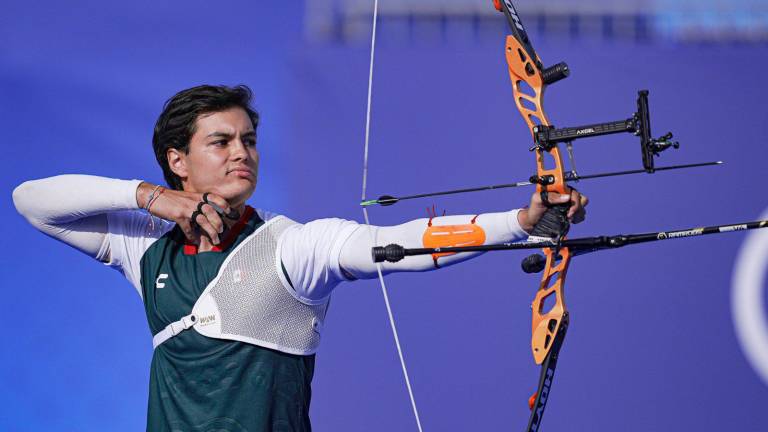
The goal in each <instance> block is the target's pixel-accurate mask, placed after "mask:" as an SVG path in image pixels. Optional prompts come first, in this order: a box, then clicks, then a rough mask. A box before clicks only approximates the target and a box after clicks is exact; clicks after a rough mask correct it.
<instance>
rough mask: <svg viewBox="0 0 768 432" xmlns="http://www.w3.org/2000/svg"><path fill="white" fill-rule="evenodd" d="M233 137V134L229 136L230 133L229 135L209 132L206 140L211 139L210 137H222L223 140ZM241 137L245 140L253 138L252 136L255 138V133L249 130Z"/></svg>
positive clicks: (227, 133)
mask: <svg viewBox="0 0 768 432" xmlns="http://www.w3.org/2000/svg"><path fill="white" fill-rule="evenodd" d="M233 135H234V134H231V133H229V132H221V131H215V132H211V133H209V134H208V135H207V136H206V138H211V137H217V138H218V137H223V138H231V137H232V136H233ZM241 136H242V137H245V138H250V137H254V136H256V131H254V130H250V131H248V132H246V133H244V134H242V135H241Z"/></svg>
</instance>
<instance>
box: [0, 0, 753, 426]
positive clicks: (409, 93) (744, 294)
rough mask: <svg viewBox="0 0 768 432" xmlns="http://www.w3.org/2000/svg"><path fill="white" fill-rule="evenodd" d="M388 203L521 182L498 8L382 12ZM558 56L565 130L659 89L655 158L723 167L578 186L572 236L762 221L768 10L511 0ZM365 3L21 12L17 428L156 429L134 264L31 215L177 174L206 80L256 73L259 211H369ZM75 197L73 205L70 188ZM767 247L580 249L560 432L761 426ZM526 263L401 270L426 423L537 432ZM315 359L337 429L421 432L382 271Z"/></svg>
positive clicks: (6, 83)
mask: <svg viewBox="0 0 768 432" xmlns="http://www.w3.org/2000/svg"><path fill="white" fill-rule="evenodd" d="M380 3H381V5H380V6H381V17H380V18H381V19H380V21H379V26H378V30H379V33H378V46H377V54H376V63H375V67H374V82H373V110H372V131H371V143H370V174H369V186H368V190H369V195H370V196H371V197H376V196H378V195H381V194H392V195H403V194H410V193H419V192H425V191H433V190H442V189H448V188H459V187H470V186H477V185H484V184H493V183H506V182H512V181H518V180H524V179H527V178H528V176H530V175H531V174H532V173H533V171H534V164H533V157H532V155H531V154H530V153H529V152H528V148H529V147H530V145H531V144H530V141H531V140H530V136H529V134H528V132H527V131H526V129H525V127H524V123H523V121H522V120H521V118H520V115H519V114H518V112H517V110H516V108H515V107H514V104H513V100H512V93H511V87H510V82H509V78H508V75H507V70H506V62H505V59H504V38H505V36H506V34H507V33H508V30H507V27H506V26H507V24H506V22H505V20H504V18H503V17H502V16H501V15H500V14H498V13H496V12H495V9H494V8H493V7H492V4H491V1H490V0H488V1H485V0H450V1H449V0H441V1H437V0H419V1H412V0H397V1H396V0H381V2H380ZM516 4H517V5H518V7H519V12H520V14H521V15H522V19H523V21H524V22H525V23H526V24H527V26H528V28H529V31H530V36H531V38H532V39H533V42H534V46H535V47H536V49H537V51H538V52H539V55H540V56H541V58H542V59H543V60H544V62H545V63H547V64H552V63H556V62H559V61H567V62H568V63H569V65H570V67H571V70H572V74H571V77H570V78H569V79H568V80H565V81H563V82H561V83H558V84H556V85H554V86H552V88H551V89H550V90H549V91H548V93H547V97H546V104H547V110H548V113H549V116H550V120H552V122H553V123H554V124H555V125H558V126H575V125H581V124H589V123H595V122H604V121H609V120H618V119H624V118H626V117H628V116H630V115H631V114H632V113H633V112H634V110H635V98H636V94H637V90H639V89H649V90H650V107H651V116H652V122H653V129H654V134H655V135H657V136H658V135H661V134H663V133H665V132H667V131H674V133H675V136H676V138H677V139H679V140H680V142H681V148H680V149H679V150H677V151H672V150H670V151H669V152H667V153H665V154H664V155H663V156H662V158H661V160H660V161H659V163H660V164H679V163H688V162H699V161H708V160H724V161H725V162H726V164H725V165H723V166H721V167H718V168H702V169H699V170H688V171H677V172H667V173H658V174H656V175H653V176H648V175H640V176H633V177H622V178H615V179H611V180H595V181H592V182H589V183H587V182H584V183H582V184H580V185H579V186H578V187H579V189H580V190H581V191H582V192H583V193H585V194H586V195H588V196H589V197H590V199H591V201H592V203H591V204H590V206H589V214H588V219H587V221H586V222H585V223H584V224H582V225H579V226H577V227H574V229H573V230H572V235H574V236H586V235H601V234H618V233H630V232H644V231H657V230H664V229H676V228H686V227H692V226H701V225H708V224H720V223H729V222H742V221H747V220H753V219H758V218H759V217H760V216H761V214H762V213H763V212H764V211H765V210H766V208H768V198H766V196H765V194H764V193H763V191H762V187H761V186H762V185H763V184H764V178H765V177H764V175H765V168H764V162H765V160H766V158H767V157H768V147H767V146H766V145H765V143H766V139H765V135H766V133H768V126H767V124H768V121H767V120H768V109H767V108H766V106H765V101H766V99H767V98H768V84H766V83H765V81H764V77H763V75H764V73H763V71H764V68H765V67H766V66H768V2H766V1H756V0H751V1H745V0H741V1H733V0H732V1H727V2H726V1H714V0H707V1H701V0H699V1H695V2H694V1H673V0H634V1H630V0H622V1H619V0H613V1H608V0H590V1H580V2H572V1H565V0H557V1H546V2H543V1H539V2H533V1H526V0H519V1H518V2H517V3H516ZM372 8H373V4H372V1H360V0H355V1H352V0H347V1H342V0H335V1H331V0H312V1H311V2H242V1H241V2H230V1H225V2H218V3H215V4H214V3H211V2H203V1H185V2H180V1H171V2H149V1H134V2H107V3H105V2H95V1H77V2H53V1H41V2H35V3H29V2H20V1H13V0H11V1H6V2H4V3H3V11H2V13H1V14H0V127H1V129H2V131H3V134H2V143H1V144H0V148H2V158H1V159H0V160H1V161H2V175H0V192H2V196H3V197H4V199H2V200H0V212H2V224H0V234H1V235H2V238H3V239H4V247H3V248H2V252H0V266H2V270H3V271H2V272H0V284H1V285H2V289H3V295H2V315H3V316H4V318H3V329H4V331H3V332H2V334H3V336H2V337H3V351H2V357H0V358H1V360H0V361H1V362H2V364H0V366H2V367H1V368H0V386H1V387H2V389H3V391H2V395H1V396H0V398H1V403H0V407H2V408H0V410H2V412H0V430H8V431H40V430H61V431H96V430H110V431H136V430H142V429H143V428H144V425H145V414H146V404H147V383H148V373H149V364H150V359H151V356H152V344H151V334H150V332H149V331H148V328H147V325H146V321H145V317H144V311H143V306H142V304H141V300H140V298H139V296H138V295H137V294H136V292H135V290H134V289H133V288H132V287H131V286H130V284H129V283H128V282H127V281H125V280H124V279H123V278H122V276H121V275H120V274H118V273H117V272H114V271H112V270H109V269H107V268H104V266H102V265H100V264H98V263H96V262H94V261H92V260H91V259H90V258H87V257H85V256H83V255H81V254H79V253H78V252H76V251H74V250H71V249H69V248H68V247H67V246H64V245H62V244H59V243H57V242H54V241H52V240H50V239H48V238H46V237H45V236H43V235H42V234H40V233H38V232H36V231H35V230H33V229H32V228H31V227H29V226H28V225H27V224H26V222H25V221H24V220H23V219H22V218H21V217H20V216H19V215H18V214H16V212H15V210H14V207H13V203H12V201H11V193H12V190H13V188H14V187H15V186H17V185H18V184H20V183H21V182H23V181H25V180H28V179H35V178H42V177H47V176H52V175H57V174H64V173H86V174H93V175H101V176H109V177H115V178H124V179H131V178H138V179H145V180H147V181H150V182H154V183H161V182H162V174H161V171H160V169H159V168H158V167H157V165H156V163H155V161H154V157H153V154H152V150H151V134H152V127H153V125H154V121H155V119H156V117H157V115H158V114H159V113H160V110H161V108H162V105H163V102H164V101H165V100H166V99H167V98H169V97H170V96H171V95H173V94H174V93H176V92H177V91H179V90H181V89H184V88H187V87H190V86H194V85H198V84H202V83H210V84H228V85H234V84H239V83H244V84H248V85H249V86H251V87H252V88H253V90H254V93H255V106H256V108H257V109H258V110H259V111H260V113H261V115H262V119H263V120H262V123H261V125H260V126H259V144H258V145H259V148H260V152H261V155H262V162H261V172H260V179H259V187H258V189H257V193H256V195H255V196H254V197H253V199H252V201H251V204H252V205H253V206H256V207H261V208H265V209H269V210H272V211H276V212H280V213H283V214H286V215H288V216H289V217H291V218H293V219H295V220H298V221H304V222H306V221H309V220H312V219H316V218H322V217H343V218H348V219H354V220H358V221H360V220H362V214H361V211H360V208H359V206H358V202H359V199H360V190H361V181H362V160H363V139H364V126H365V103H366V91H367V79H368V61H369V48H370V47H369V40H370V31H371V13H372ZM575 151H576V160H577V164H578V168H579V171H580V172H581V173H583V174H588V173H593V172H599V171H608V170H619V169H634V168H639V167H640V166H641V162H640V152H639V150H638V142H637V139H636V138H633V137H630V136H613V137H604V138H600V139H594V140H588V141H584V142H577V143H576V144H575ZM73 193H76V191H73ZM530 193H531V190H526V189H523V190H505V191H496V192H484V193H478V194H473V195H465V196H457V197H450V198H449V197H443V198H437V199H431V200H426V201H412V202H404V203H401V204H398V205H397V206H394V207H388V208H373V209H372V210H371V218H372V223H374V224H380V225H385V224H397V223H400V222H403V221H407V220H410V219H414V218H419V217H425V216H426V215H427V211H426V208H427V207H430V208H431V207H432V206H433V205H434V206H435V209H436V210H437V211H438V212H440V213H442V212H443V211H446V212H447V213H449V214H470V213H471V214H475V213H481V212H491V211H503V210H508V209H512V208H517V207H520V206H522V205H524V204H526V202H527V201H528V199H529V196H530ZM765 245H768V237H766V235H765V234H763V233H758V232H755V233H754V234H750V235H746V234H743V233H742V234H730V235H723V236H710V237H706V238H700V239H686V240H679V241H676V242H668V243H666V242H665V243H657V244H649V245H643V246H636V247H633V248H627V249H620V250H615V251H609V252H605V253H600V254H592V255H586V256H584V257H579V258H577V259H575V260H574V262H573V266H572V267H571V270H570V272H569V280H568V284H567V289H566V290H567V301H568V306H569V309H570V311H571V326H570V331H569V336H568V338H567V340H566V342H565V345H564V347H563V349H562V352H561V353H562V355H561V361H560V365H559V368H558V373H557V376H556V380H555V385H554V388H553V392H552V396H551V399H550V403H549V406H548V410H547V414H546V416H545V420H544V423H543V427H544V430H550V431H557V430H571V431H594V430H598V431H600V430H624V431H648V430H654V431H677V430H707V431H710V430H713V431H714V430H744V431H759V430H765V429H766V427H767V426H766V424H768V412H767V411H766V410H765V407H766V406H767V405H768V325H766V310H768V303H767V302H766V300H765V295H764V293H765V280H764V274H765V267H766V264H767V263H768V256H766V251H765V250H764V249H766V248H765ZM522 257H523V254H521V253H511V252H510V253H495V254H487V255H486V256H483V257H480V258H478V259H476V260H473V261H471V262H467V263H465V264H463V265H460V266H456V267H451V268H447V269H444V270H441V271H438V272H430V273H418V274H398V275H393V276H391V277H389V278H388V287H389V289H390V296H391V300H392V303H393V308H394V312H395V316H396V321H397V323H398V325H399V329H400V337H401V341H402V344H403V347H404V350H405V355H406V360H407V361H408V364H409V368H410V371H411V379H412V383H413V386H414V391H415V395H416V400H417V403H418V405H419V408H420V411H421V416H422V422H423V425H424V428H425V430H427V431H466V430H488V431H498V430H522V429H523V428H524V426H525V424H526V421H527V418H528V409H527V403H526V401H527V399H528V397H529V396H530V394H531V393H532V392H533V391H534V390H535V388H536V384H537V379H538V373H539V371H538V367H537V366H535V365H534V363H533V360H532V357H531V354H530V348H529V346H530V345H529V343H530V303H531V300H532V299H533V295H534V292H535V289H536V287H537V284H538V282H537V280H538V276H530V275H525V274H522V272H521V271H520V270H519V262H520V259H521V258H522ZM326 326H327V327H326V331H325V337H324V341H323V345H322V347H321V349H320V351H319V353H318V357H317V369H316V375H315V378H314V386H313V389H314V394H313V401H312V411H311V415H312V419H313V425H314V428H315V430H318V431H340V430H344V431H392V430H416V427H415V422H414V420H413V417H412V414H411V409H410V404H409V402H408V397H407V393H406V390H405V385H404V382H403V379H402V374H401V372H400V367H399V363H398V359H397V353H396V351H395V347H394V343H393V341H392V337H391V333H390V330H389V324H388V322H387V317H386V312H385V308H384V304H383V300H382V296H381V292H380V290H379V285H378V282H377V281H361V282H355V283H349V284H344V285H342V286H340V287H339V288H338V289H337V291H336V293H335V294H334V297H333V307H332V308H331V309H330V313H329V317H328V320H327V323H326Z"/></svg>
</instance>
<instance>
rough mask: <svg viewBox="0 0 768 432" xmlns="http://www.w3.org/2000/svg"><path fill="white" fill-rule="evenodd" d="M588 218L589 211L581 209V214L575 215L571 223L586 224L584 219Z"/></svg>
mask: <svg viewBox="0 0 768 432" xmlns="http://www.w3.org/2000/svg"><path fill="white" fill-rule="evenodd" d="M586 217H587V210H585V209H583V208H582V209H581V211H580V212H578V213H576V214H574V215H573V219H572V220H571V223H574V224H577V223H582V222H584V219H586Z"/></svg>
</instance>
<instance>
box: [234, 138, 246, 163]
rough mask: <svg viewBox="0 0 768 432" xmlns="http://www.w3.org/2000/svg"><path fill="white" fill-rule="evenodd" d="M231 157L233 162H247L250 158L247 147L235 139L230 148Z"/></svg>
mask: <svg viewBox="0 0 768 432" xmlns="http://www.w3.org/2000/svg"><path fill="white" fill-rule="evenodd" d="M230 149H231V157H232V159H234V160H247V159H248V158H249V157H250V154H249V153H248V146H247V145H246V144H245V143H244V142H243V140H241V139H239V138H238V139H236V140H234V142H233V143H232V145H231V146H230Z"/></svg>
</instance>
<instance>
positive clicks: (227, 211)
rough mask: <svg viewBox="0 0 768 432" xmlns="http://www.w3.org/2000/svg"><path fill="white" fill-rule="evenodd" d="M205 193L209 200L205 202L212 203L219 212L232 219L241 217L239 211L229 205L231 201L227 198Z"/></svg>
mask: <svg viewBox="0 0 768 432" xmlns="http://www.w3.org/2000/svg"><path fill="white" fill-rule="evenodd" d="M203 195H204V196H205V198H207V201H205V202H206V203H208V204H210V205H211V206H212V207H213V208H214V210H216V212H217V213H221V214H222V215H223V216H226V217H228V218H230V219H238V218H240V215H239V214H238V213H237V211H235V210H233V209H232V207H230V206H229V202H227V200H225V199H224V198H222V197H220V196H218V195H215V194H212V193H205V194H203Z"/></svg>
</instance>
